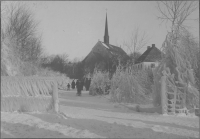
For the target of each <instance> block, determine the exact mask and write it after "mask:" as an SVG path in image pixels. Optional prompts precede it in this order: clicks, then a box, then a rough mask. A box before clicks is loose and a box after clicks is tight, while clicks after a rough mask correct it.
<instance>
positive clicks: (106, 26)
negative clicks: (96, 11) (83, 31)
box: [104, 13, 109, 44]
mask: <svg viewBox="0 0 200 139" xmlns="http://www.w3.org/2000/svg"><path fill="white" fill-rule="evenodd" d="M104 43H107V44H109V36H108V22H107V13H106V24H105V34H104Z"/></svg>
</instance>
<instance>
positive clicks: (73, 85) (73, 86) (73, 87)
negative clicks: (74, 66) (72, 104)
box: [72, 80, 75, 89]
mask: <svg viewBox="0 0 200 139" xmlns="http://www.w3.org/2000/svg"><path fill="white" fill-rule="evenodd" d="M72 89H75V81H74V80H73V81H72Z"/></svg>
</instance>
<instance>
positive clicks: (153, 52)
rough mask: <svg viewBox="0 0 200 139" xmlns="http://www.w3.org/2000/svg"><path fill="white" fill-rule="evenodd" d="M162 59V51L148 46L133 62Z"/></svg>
mask: <svg viewBox="0 0 200 139" xmlns="http://www.w3.org/2000/svg"><path fill="white" fill-rule="evenodd" d="M161 59H162V52H161V51H160V50H159V49H158V48H156V47H155V46H152V47H150V48H148V49H147V50H146V51H145V52H144V53H143V54H142V55H141V56H140V57H139V58H138V59H137V60H136V62H135V64H138V63H142V62H156V61H160V60H161Z"/></svg>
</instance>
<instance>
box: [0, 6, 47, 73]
mask: <svg viewBox="0 0 200 139" xmlns="http://www.w3.org/2000/svg"><path fill="white" fill-rule="evenodd" d="M1 15H4V16H3V17H1V18H3V24H4V25H3V26H2V28H1V35H2V36H1V43H2V42H3V44H4V46H5V47H4V48H7V49H8V50H9V51H10V52H13V53H9V55H8V58H9V57H10V58H11V57H12V59H13V60H15V59H19V60H18V61H19V62H18V63H17V62H16V61H12V62H11V63H12V64H15V63H17V66H19V67H20V68H19V71H20V72H21V73H22V74H23V75H32V74H34V73H35V70H34V71H33V70H32V69H34V67H35V68H36V67H37V66H38V63H39V59H40V57H41V54H42V53H43V48H42V45H41V36H38V34H36V33H37V28H36V27H37V23H36V22H35V19H34V17H33V14H32V12H31V11H30V10H29V9H28V8H27V7H25V5H22V3H9V4H8V5H6V8H4V9H3V10H1ZM1 49H2V48H1ZM2 53H5V51H2ZM19 63H20V64H19Z"/></svg>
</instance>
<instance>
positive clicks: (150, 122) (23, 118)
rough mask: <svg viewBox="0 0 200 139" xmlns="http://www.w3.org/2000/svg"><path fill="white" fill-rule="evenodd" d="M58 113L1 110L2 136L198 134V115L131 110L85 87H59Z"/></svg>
mask: <svg viewBox="0 0 200 139" xmlns="http://www.w3.org/2000/svg"><path fill="white" fill-rule="evenodd" d="M59 100H60V112H61V113H62V114H61V115H55V114H44V113H24V114H20V113H3V112H1V127H2V128H1V133H2V134H1V137H18V138H28V137H34V138H35V137H39V138H41V137H45V138H46V137H48V138H63V137H64V138H71V137H75V138H153V139H160V138H162V139H167V138H188V137H193V138H198V137H199V118H197V117H196V118H186V117H174V116H162V115H159V114H147V113H146V114H145V113H137V112H134V111H132V110H130V109H128V108H127V107H126V108H125V107H122V106H121V105H118V104H114V103H111V102H109V100H108V99H105V97H100V96H90V95H89V94H88V92H86V91H84V92H83V93H82V96H81V97H79V96H76V92H75V91H60V92H59Z"/></svg>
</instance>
